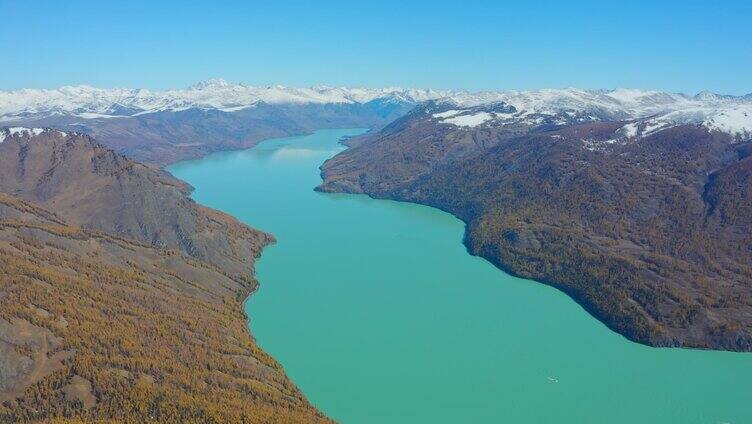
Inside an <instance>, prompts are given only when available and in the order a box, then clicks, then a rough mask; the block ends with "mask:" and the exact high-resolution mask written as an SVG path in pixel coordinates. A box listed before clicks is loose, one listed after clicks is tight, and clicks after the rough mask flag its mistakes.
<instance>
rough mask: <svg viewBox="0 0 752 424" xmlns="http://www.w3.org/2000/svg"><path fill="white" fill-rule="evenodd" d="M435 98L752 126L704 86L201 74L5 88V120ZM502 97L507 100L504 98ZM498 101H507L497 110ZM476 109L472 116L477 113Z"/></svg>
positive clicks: (543, 119) (586, 116)
mask: <svg viewBox="0 0 752 424" xmlns="http://www.w3.org/2000/svg"><path fill="white" fill-rule="evenodd" d="M431 100H433V101H436V102H437V105H438V109H435V110H432V111H430V113H439V114H440V113H442V112H445V111H448V110H457V111H463V112H461V113H456V114H455V116H453V117H450V116H447V117H440V116H434V118H435V119H436V120H438V121H439V122H442V123H445V124H455V123H456V124H457V125H458V126H460V127H463V128H472V127H475V126H479V125H500V124H509V123H524V124H526V125H565V124H571V123H576V122H584V121H609V120H633V119H647V118H650V117H657V118H656V119H668V120H672V121H671V122H696V123H703V124H705V125H707V126H708V128H711V129H713V130H718V131H724V132H730V133H732V134H742V135H743V134H745V133H749V132H750V128H752V124H751V123H750V120H749V107H750V105H752V95H747V96H744V97H735V96H726V95H718V94H715V93H711V92H707V91H703V92H701V93H698V94H697V95H696V96H687V95H685V94H679V93H667V92H662V91H654V90H639V89H626V88H619V89H615V90H583V89H578V88H564V89H543V90H531V91H483V92H468V91H460V90H432V89H409V88H408V89H403V88H399V87H390V88H376V89H374V88H347V87H331V86H325V85H319V86H314V87H309V88H296V87H286V86H282V85H274V86H268V87H253V86H248V85H244V84H236V83H232V82H228V81H226V80H223V79H210V80H206V81H202V82H199V83H197V84H194V85H193V86H191V87H189V88H187V89H180V90H166V91H150V90H146V89H128V88H113V89H101V88H95V87H91V86H88V85H79V86H65V87H60V88H58V89H53V90H44V89H22V90H16V91H0V122H3V121H4V122H13V121H23V120H28V119H39V118H47V117H52V116H73V117H76V118H82V119H112V118H124V117H131V116H139V115H144V114H150V113H155V112H162V111H181V110H186V109H191V108H198V109H214V110H221V111H224V112H237V111H240V110H243V109H246V108H252V107H256V106H257V105H259V104H260V103H266V104H365V103H370V102H383V103H391V102H394V103H401V104H408V105H410V104H418V103H422V102H426V101H431ZM499 105H501V106H499ZM499 107H502V108H508V109H509V110H513V112H510V111H509V110H507V109H504V110H498V108H499ZM471 116H472V117H471Z"/></svg>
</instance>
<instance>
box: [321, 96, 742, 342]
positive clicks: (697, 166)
mask: <svg viewBox="0 0 752 424" xmlns="http://www.w3.org/2000/svg"><path fill="white" fill-rule="evenodd" d="M441 113H446V112H439V113H435V112H433V111H431V110H428V111H426V110H418V111H416V112H414V113H413V114H412V115H408V116H406V117H405V118H403V120H402V121H400V122H397V123H395V124H393V125H391V126H389V127H386V128H385V129H384V130H383V131H381V132H379V133H376V134H372V135H369V136H367V137H366V138H364V139H362V140H359V141H357V142H355V143H354V146H353V147H352V148H351V149H348V150H346V151H344V152H342V153H340V154H339V155H337V156H336V157H334V158H332V159H331V160H329V161H328V162H326V163H325V165H324V166H323V167H322V171H323V175H324V183H323V184H322V185H321V187H319V190H324V191H348V192H364V193H367V194H370V195H372V196H376V197H385V198H394V199H399V200H406V201H412V202H418V203H424V204H428V205H431V206H435V207H438V208H441V209H444V210H447V211H450V212H452V213H454V214H455V215H457V216H458V217H460V218H461V219H463V220H464V221H465V222H467V224H468V230H467V238H466V244H467V245H468V248H469V250H470V251H471V252H472V253H474V254H478V255H481V256H483V257H485V258H487V259H489V260H490V261H492V262H493V263H495V264H496V265H498V266H500V267H501V268H504V269H506V270H508V271H510V272H512V273H514V274H517V275H520V276H525V277H529V278H534V279H538V280H541V281H543V282H546V283H548V284H551V285H553V286H556V287H558V288H560V289H562V290H563V291H565V292H566V293H568V294H569V295H571V296H572V297H573V298H574V299H576V300H577V301H578V302H580V303H581V304H583V306H585V307H586V308H587V309H588V310H589V311H590V312H591V313H593V314H594V315H595V316H596V317H598V318H599V319H601V320H602V321H603V322H605V323H606V324H607V325H608V326H609V327H611V328H612V329H614V330H616V331H618V332H620V333H622V334H624V335H626V336H627V337H629V338H631V339H633V340H636V341H639V342H642V343H647V344H651V345H657V346H688V347H701V348H715V349H728V350H751V349H752V304H751V303H750V301H749V299H750V297H751V296H752V248H750V246H752V238H750V237H751V236H750V234H752V224H751V223H750V221H749V219H748V218H747V217H748V216H749V213H748V212H749V210H748V209H749V205H750V200H752V199H751V198H750V192H752V189H751V188H750V184H751V181H750V178H749V163H750V162H749V152H750V146H752V143H750V142H749V141H748V140H747V139H746V138H745V137H744V136H743V134H742V135H741V136H740V135H739V134H729V133H725V132H723V131H718V130H717V129H714V128H712V127H709V126H708V125H707V123H705V124H702V123H700V124H696V123H688V124H677V123H672V124H665V125H663V124H660V123H659V124H656V122H654V120H653V118H647V119H644V120H637V121H605V122H604V121H594V122H584V123H577V122H564V121H561V122H560V124H559V125H550V124H546V123H543V124H540V125H538V124H535V123H533V124H530V123H525V122H522V121H514V122H513V121H508V122H507V121H503V120H501V118H498V122H496V121H493V120H489V121H488V122H487V123H485V124H482V125H475V126H462V125H448V124H446V123H445V122H443V121H441V120H437V119H436V118H435V116H437V115H439V116H443V115H441ZM468 113H470V114H472V116H476V115H479V114H481V113H486V114H488V115H491V114H492V113H493V112H482V111H477V110H473V111H471V112H468ZM442 119H443V118H442ZM526 119H527V118H526ZM557 119H558V118H557Z"/></svg>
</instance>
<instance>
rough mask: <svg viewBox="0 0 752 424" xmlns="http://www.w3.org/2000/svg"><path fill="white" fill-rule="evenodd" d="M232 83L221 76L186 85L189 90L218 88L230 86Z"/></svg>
mask: <svg viewBox="0 0 752 424" xmlns="http://www.w3.org/2000/svg"><path fill="white" fill-rule="evenodd" d="M233 85H234V84H232V83H230V82H227V81H225V80H223V79H222V78H213V79H208V80H206V81H200V82H197V83H196V84H193V85H192V86H190V87H188V89H189V90H219V89H223V88H227V87H231V86H233Z"/></svg>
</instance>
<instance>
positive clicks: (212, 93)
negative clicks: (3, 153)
mask: <svg viewBox="0 0 752 424" xmlns="http://www.w3.org/2000/svg"><path fill="white" fill-rule="evenodd" d="M449 94H451V92H446V91H436V90H417V89H401V88H382V89H371V88H341V87H327V86H317V87H311V88H293V87H284V86H280V85H276V86H270V87H252V86H248V85H244V84H233V83H229V82H227V81H225V80H222V79H214V80H208V81H203V82H200V83H198V84H195V85H193V86H191V87H189V88H187V89H181V90H166V91H151V90H146V89H128V88H113V89H101V88H95V87H90V86H87V85H79V86H65V87H61V88H58V89H52V90H46V89H21V90H15V91H0V121H11V120H15V119H26V118H29V117H40V116H50V115H75V116H78V117H80V118H84V119H96V118H112V117H123V116H137V115H144V114H148V113H154V112H163V111H181V110H186V109H191V108H200V109H218V110H222V111H225V112H234V111H238V110H242V109H245V108H249V107H253V106H255V105H257V104H258V103H260V102H263V103H268V104H337V103H340V104H347V103H368V102H371V101H374V100H385V101H397V102H405V103H418V102H422V101H426V100H431V99H437V98H441V97H445V96H447V95H449Z"/></svg>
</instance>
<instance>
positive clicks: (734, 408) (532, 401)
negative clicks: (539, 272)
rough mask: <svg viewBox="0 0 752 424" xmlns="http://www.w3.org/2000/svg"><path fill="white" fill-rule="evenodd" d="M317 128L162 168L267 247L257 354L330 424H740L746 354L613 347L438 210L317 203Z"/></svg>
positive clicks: (320, 150) (320, 144)
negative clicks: (471, 242) (332, 422)
mask: <svg viewBox="0 0 752 424" xmlns="http://www.w3.org/2000/svg"><path fill="white" fill-rule="evenodd" d="M362 131H363V130H357V129H354V130H325V131H319V132H316V133H315V134H312V135H308V136H301V137H289V138H284V139H275V140H268V141H265V142H263V143H262V144H260V145H258V146H256V147H254V148H252V149H250V150H245V151H238V152H224V153H219V154H214V155H211V156H209V157H206V158H203V159H200V160H196V161H188V162H183V163H180V164H177V165H174V166H172V167H170V169H169V170H170V171H171V172H172V173H173V174H174V175H175V176H177V177H178V178H181V179H184V180H186V181H188V182H189V183H191V184H192V185H193V186H194V187H195V188H196V191H195V192H194V194H193V197H194V198H195V199H196V200H197V201H198V202H200V203H203V204H206V205H209V206H211V207H214V208H217V209H221V210H223V211H225V212H228V213H230V214H232V215H234V216H236V217H238V218H239V219H241V220H242V221H244V222H246V223H247V224H249V225H251V226H253V227H255V228H259V229H262V230H264V231H268V232H271V233H272V234H274V235H275V236H276V237H277V239H278V243H277V244H276V245H273V246H270V247H268V248H267V249H266V250H264V253H263V256H262V257H261V259H260V260H259V262H258V265H257V276H258V278H259V280H260V282H261V289H260V290H259V292H257V293H256V294H255V295H253V296H252V297H251V298H250V300H249V301H248V302H247V303H246V311H247V313H248V314H249V316H250V317H251V329H252V332H253V334H254V335H255V337H256V339H257V340H258V342H259V344H260V345H261V346H262V347H263V348H264V349H266V350H267V351H268V352H269V353H270V354H271V355H273V356H274V357H275V358H276V359H277V360H279V361H280V362H281V363H282V365H284V367H285V369H286V371H287V373H288V374H289V376H290V377H291V378H292V380H293V381H294V382H295V383H296V384H297V385H298V386H299V387H300V388H301V389H302V390H303V392H304V393H305V394H306V396H307V397H308V398H309V399H310V401H311V402H312V403H313V404H314V405H316V406H317V407H318V408H319V409H321V410H322V411H323V412H324V413H326V414H327V415H328V416H330V417H332V418H334V419H336V420H338V421H340V422H343V423H578V424H579V423H682V424H685V423H687V424H688V423H734V424H743V423H752V354H747V353H744V354H740V353H730V352H706V351H693V350H684V349H655V348H650V347H646V346H641V345H638V344H635V343H632V342H629V341H627V340H626V339H624V338H623V337H621V336H620V335H618V334H615V333H613V332H612V331H610V330H608V329H607V328H606V327H604V326H603V325H602V324H601V323H600V322H598V321H597V320H595V319H593V318H592V317H591V316H590V315H588V314H587V313H586V312H585V311H584V310H583V309H582V308H581V307H580V306H578V305H577V304H576V303H574V302H573V301H572V300H571V299H569V298H568V297H567V296H565V295H564V294H562V293H560V292H559V291H557V290H555V289H553V288H550V287H548V286H545V285H542V284H539V283H536V282H533V281H530V280H524V279H520V278H515V277H511V276H509V275H507V274H505V273H504V272H502V271H500V270H498V269H496V268H495V267H494V266H492V265H490V264H489V263H488V262H486V261H485V260H483V259H480V258H477V257H472V256H470V255H469V254H468V253H467V252H466V250H465V248H464V247H463V245H462V243H461V240H462V234H463V231H464V225H463V223H462V222H461V221H459V220H457V219H456V218H454V217H453V216H451V215H449V214H446V213H444V212H441V211H438V210H435V209H432V208H429V207H425V206H420V205H414V204H407V203H398V202H393V201H384V200H373V199H370V198H368V197H366V196H362V195H339V194H322V193H316V192H314V191H313V188H314V187H315V186H316V185H317V184H318V183H319V182H320V176H319V169H318V168H319V166H320V165H321V163H322V162H323V161H324V160H326V159H327V158H329V157H331V156H332V155H334V154H336V153H337V152H338V151H340V150H341V149H343V146H341V145H340V144H339V143H338V141H339V140H340V138H341V137H342V136H345V135H353V134H358V133H361V132H362Z"/></svg>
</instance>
